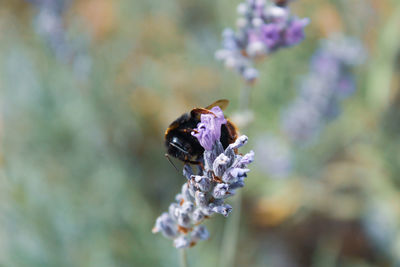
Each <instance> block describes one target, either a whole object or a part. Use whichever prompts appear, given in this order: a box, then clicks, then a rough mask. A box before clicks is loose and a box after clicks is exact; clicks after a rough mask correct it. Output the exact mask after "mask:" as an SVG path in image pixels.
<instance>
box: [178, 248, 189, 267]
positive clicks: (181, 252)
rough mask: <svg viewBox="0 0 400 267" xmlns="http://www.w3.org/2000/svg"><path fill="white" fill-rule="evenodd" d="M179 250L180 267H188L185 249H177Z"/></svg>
mask: <svg viewBox="0 0 400 267" xmlns="http://www.w3.org/2000/svg"><path fill="white" fill-rule="evenodd" d="M178 250H179V257H180V262H181V267H188V266H189V265H188V262H187V254H186V249H178Z"/></svg>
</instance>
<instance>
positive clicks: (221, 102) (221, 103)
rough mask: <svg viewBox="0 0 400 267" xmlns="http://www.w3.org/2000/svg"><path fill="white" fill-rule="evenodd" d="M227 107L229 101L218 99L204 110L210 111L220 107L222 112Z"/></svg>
mask: <svg viewBox="0 0 400 267" xmlns="http://www.w3.org/2000/svg"><path fill="white" fill-rule="evenodd" d="M228 105H229V100H227V99H220V100H217V101H215V102H214V103H212V104H211V105H209V106H207V107H205V109H212V108H213V107H216V106H218V107H220V108H221V109H222V110H225V109H226V108H227V107H228Z"/></svg>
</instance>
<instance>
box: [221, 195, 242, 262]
mask: <svg viewBox="0 0 400 267" xmlns="http://www.w3.org/2000/svg"><path fill="white" fill-rule="evenodd" d="M241 205H242V192H241V191H240V190H239V191H237V194H236V196H235V197H234V199H233V201H232V206H233V207H234V212H232V214H231V216H230V217H229V219H228V220H227V222H226V224H225V229H224V236H223V239H222V248H221V249H222V251H221V254H220V255H221V256H220V259H219V265H218V266H221V267H232V266H234V261H235V255H236V248H237V241H238V237H239V229H240V208H241Z"/></svg>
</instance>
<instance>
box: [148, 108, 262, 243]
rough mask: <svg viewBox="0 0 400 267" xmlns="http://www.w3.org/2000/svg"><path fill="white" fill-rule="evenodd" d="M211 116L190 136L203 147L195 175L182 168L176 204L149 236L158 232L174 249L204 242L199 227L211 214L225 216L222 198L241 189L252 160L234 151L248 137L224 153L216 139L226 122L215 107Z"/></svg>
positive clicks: (251, 155) (227, 211)
mask: <svg viewBox="0 0 400 267" xmlns="http://www.w3.org/2000/svg"><path fill="white" fill-rule="evenodd" d="M211 111H212V114H203V115H202V116H201V122H200V123H199V124H198V125H197V129H196V131H195V132H194V133H193V135H194V136H196V137H197V138H198V140H199V142H200V144H201V145H202V146H203V147H204V149H205V151H204V155H203V161H204V162H203V163H204V164H203V165H202V167H201V169H199V170H198V172H197V173H194V172H193V170H192V168H191V166H189V165H185V167H184V171H183V175H184V176H185V177H186V178H187V182H185V183H184V184H183V186H182V190H181V192H180V193H179V194H177V195H176V197H175V199H176V202H173V203H171V204H170V206H169V209H168V212H164V213H163V214H162V215H161V216H160V217H158V218H157V220H156V224H155V226H154V228H153V233H158V232H161V233H162V234H163V235H164V236H165V237H166V238H169V239H172V240H173V244H174V246H175V247H176V248H187V247H191V246H194V245H195V244H196V243H197V242H198V241H200V240H206V239H208V237H209V233H208V231H207V229H206V227H205V226H203V225H200V224H201V223H202V222H203V221H204V220H205V219H207V218H209V217H210V216H211V215H213V214H215V213H218V214H221V215H223V216H225V217H227V216H229V214H230V213H231V212H232V207H231V206H230V205H228V204H226V203H225V199H226V198H228V197H230V196H232V195H234V194H235V190H238V189H240V188H241V187H243V186H244V180H245V178H246V177H247V173H248V172H249V169H248V168H247V166H248V165H249V164H250V163H251V162H253V160H254V152H253V151H250V152H249V153H247V154H245V155H239V154H237V153H236V152H235V151H236V150H237V149H238V148H240V147H242V146H244V145H245V144H246V143H247V141H248V138H247V136H245V135H242V136H240V137H238V138H237V139H236V141H235V142H234V143H232V144H230V145H229V146H228V147H227V148H226V149H225V151H224V149H223V147H222V144H221V142H220V140H219V138H220V136H221V126H222V124H224V123H226V120H225V118H224V114H223V112H222V110H221V109H220V108H219V107H214V108H212V109H211Z"/></svg>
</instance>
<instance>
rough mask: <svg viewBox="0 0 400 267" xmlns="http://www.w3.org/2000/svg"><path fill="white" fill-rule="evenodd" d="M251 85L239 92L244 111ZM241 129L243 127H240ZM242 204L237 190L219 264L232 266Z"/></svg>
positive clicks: (240, 104) (226, 227)
mask: <svg viewBox="0 0 400 267" xmlns="http://www.w3.org/2000/svg"><path fill="white" fill-rule="evenodd" d="M250 91H251V86H250V84H249V83H246V84H244V85H243V86H242V88H241V90H240V93H239V110H240V111H242V112H244V111H247V110H248V109H249V105H250ZM242 130H243V129H242ZM241 206H242V192H241V191H240V190H239V191H238V192H237V193H236V196H235V197H234V199H233V203H232V207H233V208H234V209H235V212H233V213H232V215H231V218H230V219H229V220H227V221H226V223H225V229H224V236H223V237H222V250H223V251H222V253H221V254H220V255H221V256H220V259H219V266H221V267H231V266H234V261H235V255H236V248H237V241H238V236H239V231H240V208H241Z"/></svg>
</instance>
